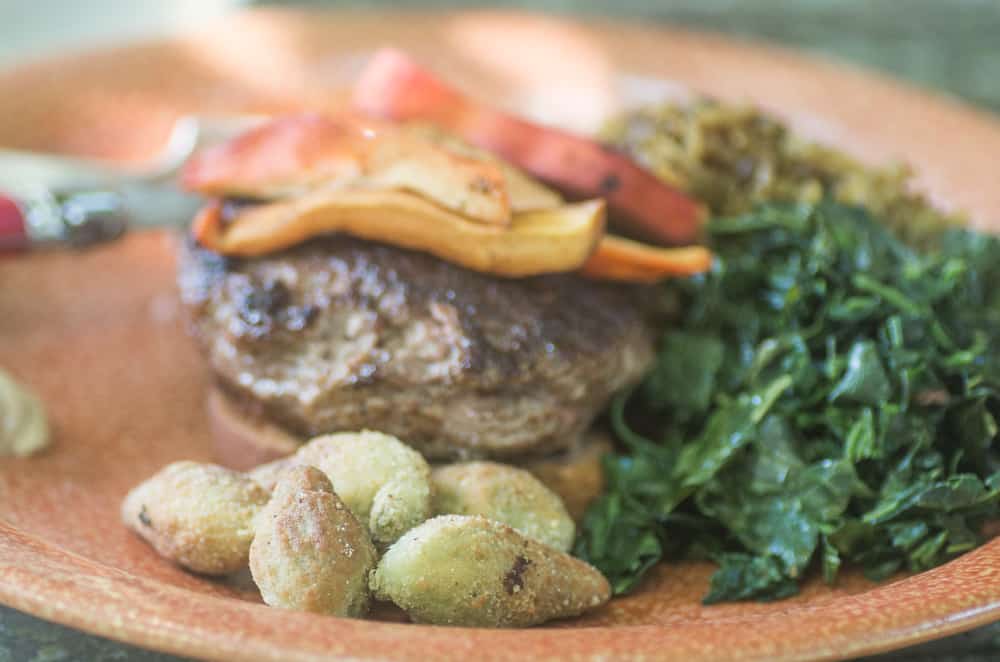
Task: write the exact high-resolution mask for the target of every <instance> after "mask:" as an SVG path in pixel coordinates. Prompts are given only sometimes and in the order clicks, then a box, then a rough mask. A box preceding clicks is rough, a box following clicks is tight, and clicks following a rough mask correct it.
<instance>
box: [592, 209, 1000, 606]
mask: <svg viewBox="0 0 1000 662" xmlns="http://www.w3.org/2000/svg"><path fill="white" fill-rule="evenodd" d="M834 197H835V196H824V197H822V198H821V199H819V200H818V201H807V202H803V201H801V200H798V201H790V202H781V201H774V200H768V201H763V202H761V201H757V203H756V206H752V207H751V208H750V209H749V210H747V211H744V212H743V213H739V214H735V215H732V216H729V217H726V218H720V219H717V220H714V221H712V222H711V224H710V225H709V227H708V242H709V244H710V245H711V246H712V248H713V249H714V250H715V251H716V254H717V256H718V259H717V261H716V263H715V265H714V267H713V269H712V270H711V272H709V273H707V274H704V275H701V276H698V277H695V278H691V279H687V280H682V281H674V282H670V283H668V284H665V285H662V286H659V288H658V289H657V293H656V296H661V297H663V298H664V302H665V303H667V304H669V305H670V306H671V307H673V309H674V310H676V311H677V314H676V318H675V319H674V320H672V321H671V322H670V323H668V324H665V325H664V330H663V335H662V339H661V343H660V347H659V357H658V361H657V364H656V365H655V367H654V368H653V369H652V370H651V372H650V373H649V374H648V375H647V376H646V378H645V380H644V381H643V383H642V384H641V385H639V386H638V387H637V388H635V389H633V390H632V391H630V392H627V393H622V394H620V396H619V397H618V398H617V400H616V401H615V403H614V405H613V407H612V409H611V411H610V414H609V418H610V422H611V424H612V427H613V429H614V431H615V433H616V436H617V438H618V440H619V442H620V451H619V452H618V453H616V454H614V455H610V456H608V457H607V458H605V473H606V478H607V489H606V492H605V494H604V495H603V496H602V497H601V498H600V499H599V500H598V501H597V502H595V503H594V505H593V506H592V507H591V508H590V510H589V512H588V513H587V515H586V518H585V521H584V523H583V526H582V531H581V535H580V537H579V539H578V540H577V543H576V547H575V553H576V554H577V555H578V556H580V557H582V558H584V559H585V560H587V561H589V562H591V563H593V564H594V565H595V566H597V567H598V568H599V569H600V570H602V571H603V572H604V573H605V574H606V576H607V577H608V578H609V579H610V580H611V583H612V586H613V588H614V590H615V592H616V593H619V594H620V593H627V592H628V591H630V590H632V589H633V588H635V587H636V586H637V585H638V584H639V582H640V581H641V579H642V578H643V576H644V575H645V574H646V573H647V571H649V569H650V568H651V567H652V566H653V565H655V564H656V563H658V562H659V561H661V560H667V559H678V558H694V559H710V560H712V561H714V562H716V563H717V564H718V565H719V569H718V570H717V571H716V572H715V574H714V575H713V577H712V581H711V587H710V590H709V593H708V595H707V596H706V597H705V602H706V603H714V602H720V601H729V600H744V599H778V598H782V597H786V596H789V595H792V594H794V593H796V592H797V590H798V586H799V583H800V582H801V580H802V579H803V577H804V576H805V575H807V574H808V573H821V574H822V576H823V578H824V579H825V580H826V581H827V582H830V583H832V582H835V581H836V578H837V574H838V572H839V571H840V569H841V568H842V567H844V566H853V567H858V568H861V569H862V570H863V571H864V573H865V574H866V575H867V576H868V577H870V578H873V579H882V578H886V577H889V576H890V575H892V574H894V573H896V572H898V571H902V570H908V571H921V570H925V569H928V568H931V567H933V566H935V565H938V564H940V563H943V562H945V561H947V560H949V559H952V558H954V557H955V556H957V555H959V554H962V553H964V552H967V551H969V550H970V549H973V548H974V547H976V546H977V545H979V544H981V543H982V542H983V540H984V534H983V528H984V525H985V524H986V523H987V522H989V521H991V520H995V519H997V518H998V516H1000V512H998V510H1000V453H998V451H997V448H996V445H997V442H998V440H1000V436H998V423H997V421H998V420H1000V239H998V238H996V237H993V236H988V235H983V234H978V233H975V232H970V231H966V230H964V229H959V228H955V227H954V224H953V223H946V224H942V226H941V227H940V228H934V229H928V228H927V227H924V228H922V231H921V241H919V242H913V241H908V242H904V241H903V240H902V239H901V238H900V236H899V234H898V233H894V232H893V230H891V229H889V228H890V227H895V226H896V225H897V224H896V223H890V224H888V225H887V224H886V223H884V222H882V219H881V218H875V217H873V216H872V214H871V212H870V211H869V210H866V209H865V208H864V207H863V206H849V205H845V204H843V203H842V202H835V201H833V200H831V199H830V198H834ZM928 238H930V240H928ZM915 245H920V246H921V247H922V248H915V247H914V246H915Z"/></svg>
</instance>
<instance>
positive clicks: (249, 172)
mask: <svg viewBox="0 0 1000 662" xmlns="http://www.w3.org/2000/svg"><path fill="white" fill-rule="evenodd" d="M509 176H511V172H510V168H509V167H505V166H503V165H502V164H501V163H500V162H499V161H498V160H497V159H496V158H495V157H492V156H491V157H490V158H486V157H485V156H484V155H482V154H480V153H479V152H475V153H473V151H472V148H471V147H470V148H468V149H465V148H464V147H463V146H461V145H460V144H459V142H458V141H457V139H449V140H447V141H446V140H443V139H440V138H438V137H437V136H436V134H434V133H431V132H428V131H425V130H422V129H413V130H411V129H410V128H409V127H407V126H405V125H394V124H388V123H384V122H377V121H374V120H367V119H363V118H360V117H358V116H356V115H351V114H340V115H332V116H326V115H316V114H305V115H294V116H289V117H283V118H278V119H276V120H274V121H273V122H270V123H268V124H265V125H262V126H260V127H258V128H256V129H253V130H251V131H249V132H247V133H245V134H243V135H241V136H239V137H238V138H236V139H234V140H232V141H229V142H227V143H224V144H221V145H217V146H215V147H212V148H210V149H207V150H204V151H202V152H200V153H199V154H197V155H196V156H195V157H194V158H193V159H192V160H191V161H190V162H189V163H188V165H187V166H186V168H185V170H184V173H183V175H182V182H183V184H184V186H185V187H186V188H188V189H190V190H194V191H197V192H199V193H203V194H205V195H211V196H220V197H248V198H253V199H258V200H275V199H283V198H290V197H295V196H299V195H303V194H306V193H308V192H311V191H315V190H317V189H320V188H329V189H370V190H379V189H395V190H400V191H410V192H412V193H415V194H417V195H420V196H421V197H424V198H426V199H427V200H429V201H431V202H434V203H435V204H437V205H440V206H441V207H444V208H445V209H448V210H451V211H453V212H455V213H458V214H461V215H463V216H465V217H467V218H469V219H472V220H475V221H479V222H482V223H488V224H492V225H508V224H509V223H510V221H511V204H510V195H509V193H508V183H507V178H508V177H509ZM522 179H523V177H521V178H516V177H515V178H514V180H513V182H514V184H515V185H516V186H517V187H518V190H523V189H524V184H523V182H522V181H521V180H522ZM539 186H540V185H539ZM518 207H519V209H521V208H523V205H519V206H518Z"/></svg>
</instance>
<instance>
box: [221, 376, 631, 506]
mask: <svg viewBox="0 0 1000 662" xmlns="http://www.w3.org/2000/svg"><path fill="white" fill-rule="evenodd" d="M207 405H208V416H209V423H210V426H211V430H212V445H213V450H214V452H215V455H216V458H217V459H218V461H219V463H220V464H222V465H224V466H227V467H229V468H231V469H236V470H237V471H249V470H250V469H253V468H254V467H256V466H258V465H261V464H265V463H267V462H273V461H274V460H279V459H281V458H283V457H285V456H287V455H291V454H292V453H294V452H295V451H296V450H297V449H298V448H299V446H301V445H302V444H303V443H305V441H307V440H306V439H302V438H300V437H297V436H295V435H293V434H291V433H289V432H287V431H286V430H284V429H283V428H281V427H279V426H277V425H275V424H273V423H269V422H267V421H265V420H261V419H259V418H255V417H253V416H251V415H250V414H248V413H247V412H245V411H243V409H241V408H240V407H239V405H237V404H235V403H234V402H233V399H232V398H230V397H229V396H228V395H226V394H225V393H224V392H223V391H221V390H220V389H218V388H214V387H213V388H212V389H211V391H210V392H209V394H208V402H207ZM403 441H405V439H404V440H403ZM612 449H613V446H612V443H611V439H610V438H609V437H608V436H607V435H606V434H604V433H602V432H599V431H597V430H592V431H590V432H588V433H587V434H585V435H584V436H583V437H582V438H581V439H580V441H579V442H577V443H576V444H575V445H574V446H573V447H572V448H570V449H569V450H567V451H564V452H562V453H559V454H556V455H550V456H546V457H542V458H525V459H524V460H521V461H514V462H508V464H514V465H517V466H519V467H521V468H522V469H526V470H527V471H530V472H531V473H532V474H534V475H535V476H536V477H537V478H538V479H539V480H540V481H542V482H543V483H544V484H545V485H546V486H547V487H548V488H549V489H551V490H552V491H553V492H555V493H556V494H558V495H559V496H560V497H562V500H563V502H564V503H565V504H566V510H567V511H569V514H570V515H571V516H572V517H573V519H575V520H579V519H580V518H582V517H583V514H584V512H586V510H587V506H588V505H589V504H590V502H591V501H593V500H594V498H596V497H597V496H598V495H600V494H601V492H602V491H603V490H604V470H603V468H602V466H601V458H602V457H603V456H604V455H605V454H606V453H609V452H611V450H612Z"/></svg>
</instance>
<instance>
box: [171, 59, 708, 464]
mask: <svg viewBox="0 0 1000 662" xmlns="http://www.w3.org/2000/svg"><path fill="white" fill-rule="evenodd" d="M390 60H391V61H390V62H389V65H390V66H391V65H392V63H393V62H396V63H399V59H398V56H397V55H393V56H391V57H390ZM402 64H403V65H404V66H407V67H411V66H412V65H411V64H409V63H406V62H403V63H402ZM373 67H375V69H376V70H377V71H376V73H377V74H378V77H379V80H382V79H384V78H385V75H386V72H385V67H386V62H385V58H382V61H381V62H379V60H378V59H377V61H376V64H375V65H373ZM404 79H405V80H404V81H403V83H402V84H406V85H411V81H410V78H407V77H404ZM379 84H386V83H384V82H383V83H379ZM434 84H435V85H441V84H440V83H439V82H437V81H434ZM420 85H424V86H425V87H424V88H422V89H427V88H426V84H425V83H419V82H418V87H419V86H420ZM359 89H365V90H366V91H365V98H367V99H369V100H370V99H371V97H372V90H371V85H367V86H365V84H364V80H363V81H362V86H360V87H359ZM435 89H436V88H435ZM439 91H440V90H437V92H439ZM397 92H398V90H397ZM419 92H420V90H419V89H417V90H409V91H408V94H410V95H411V96H412V95H413V94H416V95H417V96H419ZM387 98H390V99H396V100H399V99H403V96H400V95H399V94H395V95H389V96H388V97H387ZM452 103H457V102H456V101H454V100H453V101H452ZM462 103H463V104H465V105H463V112H464V113H466V117H468V116H469V115H470V114H471V113H473V110H472V108H471V106H469V102H467V101H463V102H462ZM382 110H386V109H382ZM411 110H412V109H411ZM483 112H484V113H486V112H492V111H483ZM379 114H380V115H383V116H390V117H392V116H393V115H395V114H396V113H392V112H380V113H379ZM417 114H418V115H419V113H417ZM411 115H412V113H411ZM428 119H430V120H434V122H430V123H429V122H423V121H421V118H420V117H413V116H407V117H405V118H395V117H393V118H392V119H389V120H386V119H384V118H383V119H375V118H373V117H372V116H371V115H370V114H367V115H365V114H358V113H345V114H338V115H299V116H292V117H285V118H279V119H276V120H275V121H273V122H271V123H269V124H267V125H265V126H262V127H260V128H257V129H255V130H253V131H251V132H249V133H247V134H245V135H243V136H241V137H239V138H237V139H236V140H234V141H232V142H230V143H227V144H224V145H220V146H217V147H215V148H213V149H210V150H208V151H206V152H204V153H202V154H201V155H200V156H199V157H197V158H196V159H194V160H193V161H192V162H191V163H190V164H189V167H188V169H187V171H186V173H185V178H184V180H185V184H186V185H187V186H188V188H190V189H192V190H195V191H198V192H201V193H203V194H204V195H206V197H208V198H209V201H208V203H207V204H206V207H205V208H204V210H203V211H202V212H201V214H200V215H199V217H198V218H197V219H196V221H195V226H194V231H193V237H192V238H191V240H190V241H188V242H187V243H186V245H185V248H184V250H183V252H182V255H181V259H180V276H179V281H180V287H181V292H182V297H183V300H184V302H185V303H186V304H187V306H188V307H189V310H190V319H191V328H192V330H193V335H194V337H195V338H196V339H197V341H198V342H199V344H200V346H201V348H202V350H203V352H204V354H205V356H206V358H207V360H208V364H209V367H210V369H211V371H212V374H213V376H214V382H215V384H216V390H215V392H214V393H213V394H212V396H211V409H212V413H213V417H214V419H215V421H216V423H217V427H218V428H219V430H218V433H219V439H220V440H221V441H222V442H223V444H222V450H223V451H224V457H225V459H226V460H228V461H229V462H230V463H231V464H235V465H237V466H241V467H247V466H251V465H253V464H256V463H258V462H260V461H263V460H266V459H271V458H273V457H274V456H275V455H280V454H284V453H287V452H290V451H291V450H294V446H295V444H296V443H300V442H301V441H304V440H305V439H308V438H310V437H312V436H315V435H319V434H323V433H329V432H335V431H340V430H358V429H376V430H380V431H383V432H386V433H389V434H392V435H395V436H397V437H399V438H401V439H404V440H406V442H407V443H409V444H411V445H412V446H413V447H414V448H416V449H418V450H420V451H421V452H422V453H424V454H425V455H426V456H427V457H428V458H429V459H432V460H445V459H454V458H497V459H503V460H506V461H529V460H534V459H537V458H549V457H552V456H553V455H556V456H560V454H562V455H561V457H563V458H581V457H582V458H586V461H587V462H590V463H591V464H593V463H594V462H595V461H596V458H597V456H598V453H595V452H593V451H592V450H591V451H588V450H587V449H586V444H582V441H581V440H583V439H584V438H585V437H586V435H587V432H588V430H589V428H590V426H591V424H592V423H593V421H594V419H595V418H596V417H597V416H598V415H599V414H600V412H601V411H602V410H603V409H604V408H605V406H606V405H607V403H608V401H609V399H610V398H611V396H612V395H613V394H614V393H615V392H617V391H619V390H620V389H623V388H626V387H628V386H630V385H633V384H634V383H636V382H637V380H638V379H639V378H640V377H641V376H642V375H643V373H644V372H645V371H646V369H647V368H648V367H649V365H650V362H651V361H652V360H653V356H654V338H653V334H652V331H651V327H650V326H649V325H648V323H647V319H646V317H647V315H646V312H645V310H644V304H643V300H642V299H643V297H642V289H643V285H642V283H649V282H654V281H656V280H658V279H660V278H663V277H666V276H668V275H672V274H690V273H694V272H697V271H700V270H703V269H705V268H707V267H708V265H709V262H710V255H709V254H708V253H707V251H705V250H704V249H701V248H700V247H689V248H682V249H661V248H657V247H653V246H648V245H645V244H639V243H638V242H635V241H632V240H629V239H625V238H624V237H613V236H611V235H609V234H608V233H607V232H606V227H605V226H606V218H605V217H606V203H605V200H604V199H603V198H602V197H601V195H602V193H603V190H602V186H604V188H606V182H607V181H610V180H613V179H614V178H618V179H617V180H618V181H626V180H627V181H634V173H633V170H632V169H635V170H637V169H636V168H635V166H633V165H632V164H631V163H630V162H625V163H627V168H628V171H627V172H626V173H625V175H623V176H620V175H617V174H615V173H616V172H618V171H619V170H620V169H621V163H623V161H622V157H620V156H619V155H615V154H612V153H610V152H607V151H606V150H604V152H603V153H605V154H607V155H608V158H607V159H606V160H605V161H604V162H603V163H602V162H600V161H599V160H598V162H597V163H594V164H591V165H592V167H606V168H607V169H608V173H607V174H606V175H605V176H603V177H597V178H594V177H590V179H591V180H593V182H595V184H594V185H593V187H591V188H592V189H593V190H590V189H586V187H583V188H581V186H576V187H575V189H574V190H572V191H571V193H572V194H573V195H574V197H576V198H580V197H583V198H585V199H584V200H583V201H576V202H567V201H566V200H565V199H564V197H563V195H562V194H561V192H560V191H558V190H556V189H554V188H550V187H549V186H547V185H545V184H543V183H541V182H540V181H538V180H536V179H535V178H534V177H533V176H532V175H529V174H526V173H525V172H524V171H522V170H521V169H520V168H519V167H518V166H519V165H523V164H527V165H526V166H525V167H526V169H529V170H533V171H538V172H540V173H542V174H540V175H539V176H542V177H545V178H546V179H547V180H549V181H554V180H559V177H550V176H547V174H551V173H553V172H555V170H553V167H554V166H551V167H550V164H547V163H546V161H545V160H546V159H549V160H552V161H555V162H563V163H566V164H568V165H567V166H566V167H569V168H573V167H577V164H576V163H575V162H574V161H573V159H572V158H570V157H572V156H573V154H575V153H577V152H579V150H580V149H581V145H582V146H583V147H584V148H585V149H586V150H591V151H590V152H588V153H590V155H591V158H593V155H594V154H598V153H600V152H593V151H592V150H593V147H594V146H593V144H592V143H589V142H588V141H585V140H584V139H582V138H578V137H575V136H568V135H567V134H562V133H558V132H554V131H551V130H548V129H541V128H539V127H532V128H531V131H541V132H542V133H540V134H538V135H539V136H541V137H542V138H544V139H545V140H544V141H542V142H541V143H537V144H538V146H539V147H540V148H542V147H544V150H546V152H545V153H546V154H547V155H548V156H544V155H540V154H539V153H538V152H537V151H532V149H531V144H533V143H532V141H530V140H529V141H527V142H524V141H522V142H523V145H522V146H521V147H520V148H519V151H518V150H515V151H513V152H512V151H510V150H506V151H505V153H504V157H505V158H501V157H500V156H498V155H497V154H496V153H495V152H493V151H489V149H487V148H490V147H491V146H492V145H495V144H496V141H495V140H494V138H495V137H494V136H491V135H488V132H486V133H484V132H483V129H482V127H479V128H477V129H476V131H477V132H478V133H477V134H476V135H471V136H466V135H463V134H464V132H463V131H462V130H461V129H460V127H458V128H456V127H455V126H447V122H441V121H439V120H440V119H441V118H440V117H438V118H435V117H429V118H428ZM518 121H520V120H518ZM442 125H445V126H442ZM525 126H530V125H525ZM497 130H498V131H518V130H522V131H523V130H524V129H523V128H522V129H518V127H517V126H510V125H504V124H503V123H501V124H500V125H498V128H497ZM477 135H478V136H480V137H481V136H486V137H488V138H489V140H480V139H478V138H477ZM533 135H534V134H533ZM466 139H468V142H467V140H466ZM474 143H475V144H474ZM598 149H600V150H603V148H598ZM502 151H503V150H502ZM567 155H568V156H567ZM539 164H541V165H542V167H539ZM639 172H641V171H639ZM569 177H571V173H567V174H566V177H563V178H562V179H564V180H565V179H567V178H569ZM629 177H633V179H628V178H629ZM643 181H646V180H643ZM648 181H649V182H651V183H650V184H647V186H653V185H655V186H656V187H663V186H664V185H663V184H662V183H660V182H658V181H656V180H655V179H654V178H652V177H649V180H648ZM601 182H605V184H601ZM557 183H558V182H557ZM633 185H634V184H633ZM563 190H566V189H565V187H564V188H563ZM654 193H656V195H652V194H651V197H650V198H649V199H650V200H659V199H662V197H663V191H661V190H660V189H659V188H657V189H656V190H655V191H654ZM667 194H668V195H669V196H671V197H672V199H675V200H679V201H680V202H682V203H685V202H689V201H685V200H684V199H683V198H682V197H681V196H680V194H678V193H676V192H674V191H672V190H668V191H667ZM611 202H612V205H611V212H612V213H613V214H614V213H616V212H617V211H618V210H617V209H616V207H615V205H614V204H613V200H612V201H611ZM629 204H630V209H629V210H626V211H627V212H628V213H634V211H635V209H636V208H637V205H636V203H635V201H634V200H631V199H630V202H629ZM685 209H689V210H691V211H690V213H700V210H699V208H698V207H697V205H694V204H693V203H691V204H690V206H689V207H688V208H685ZM671 213H676V211H674V212H671ZM647 216H649V215H648V214H647ZM626 218H627V216H626ZM675 222H678V223H682V224H686V226H687V225H689V226H690V227H691V228H695V227H696V223H693V222H692V219H691V218H687V217H684V218H681V219H679V220H678V219H677V218H672V217H670V216H669V215H668V216H666V217H665V218H664V223H665V224H666V225H671V224H672V223H675ZM626 227H628V226H627V225H626ZM685 233H686V235H687V236H688V238H692V237H693V232H692V231H689V230H684V229H682V230H678V229H677V228H676V227H674V226H673V225H671V230H670V232H669V233H668V234H670V235H671V236H672V237H675V238H676V237H678V236H685ZM636 234H641V233H636ZM648 235H649V232H646V233H645V236H648ZM567 461H568V460H563V459H561V460H558V461H557V465H558V463H564V462H567ZM550 469H551V467H550Z"/></svg>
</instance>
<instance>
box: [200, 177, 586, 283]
mask: <svg viewBox="0 0 1000 662" xmlns="http://www.w3.org/2000/svg"><path fill="white" fill-rule="evenodd" d="M604 223H605V204H604V201H603V200H600V199H598V200H590V201H587V202H580V203H575V204H568V205H563V206H560V207H557V208H555V209H544V210H538V211H531V212H523V213H520V214H514V215H513V217H512V219H511V223H510V226H508V227H497V226H492V225H487V224H483V223H476V222H473V221H470V220H468V219H466V218H464V217H462V216H460V215H458V214H455V213H452V212H450V211H448V210H445V209H442V208H440V207H438V206H436V205H434V204H432V203H430V202H428V201H427V200H425V199H423V198H421V197H419V196H417V195H414V194H412V193H409V192H406V191H366V190H344V191H331V190H318V191H313V192H311V193H307V194H305V195H303V196H300V197H296V198H291V199H287V200H278V201H274V202H270V203H267V204H262V205H258V206H253V207H248V208H246V209H244V210H242V211H241V212H239V213H238V214H237V215H236V217H235V218H234V219H233V220H231V221H229V222H227V223H223V221H222V203H221V202H220V201H215V202H212V203H210V204H209V205H208V206H206V207H205V208H204V209H203V210H202V211H201V213H200V214H199V215H198V217H197V218H196V219H195V223H194V227H193V232H194V235H195V238H196V239H197V240H198V242H199V243H200V244H201V245H202V246H204V247H206V248H208V249H211V250H213V251H216V252H218V253H221V254H224V255H236V256H255V255H264V254H267V253H272V252H276V251H279V250H282V249H284V248H288V247H290V246H294V245H296V244H298V243H301V242H303V241H306V240H307V239H310V238H312V237H316V236H319V235H323V234H329V233H344V234H348V235H352V236H355V237H359V238H362V239H369V240H372V241H379V242H383V243H388V244H394V245H396V246H402V247H404V248H410V249H413V250H418V251H423V252H426V253H430V254H431V255H435V256H437V257H439V258H441V259H442V260H446V261H448V262H452V263H454V264H458V265H460V266H463V267H466V268H468V269H472V270H475V271H481V272H485V273H491V274H495V275H498V276H505V277H518V276H533V275H538V274H545V273H556V272H567V271H575V270H577V269H580V268H581V267H582V266H583V265H584V264H585V263H586V262H587V260H588V258H589V257H590V256H591V254H592V253H593V252H594V249H595V248H596V247H597V245H598V242H599V241H600V240H601V237H602V236H603V234H604Z"/></svg>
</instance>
